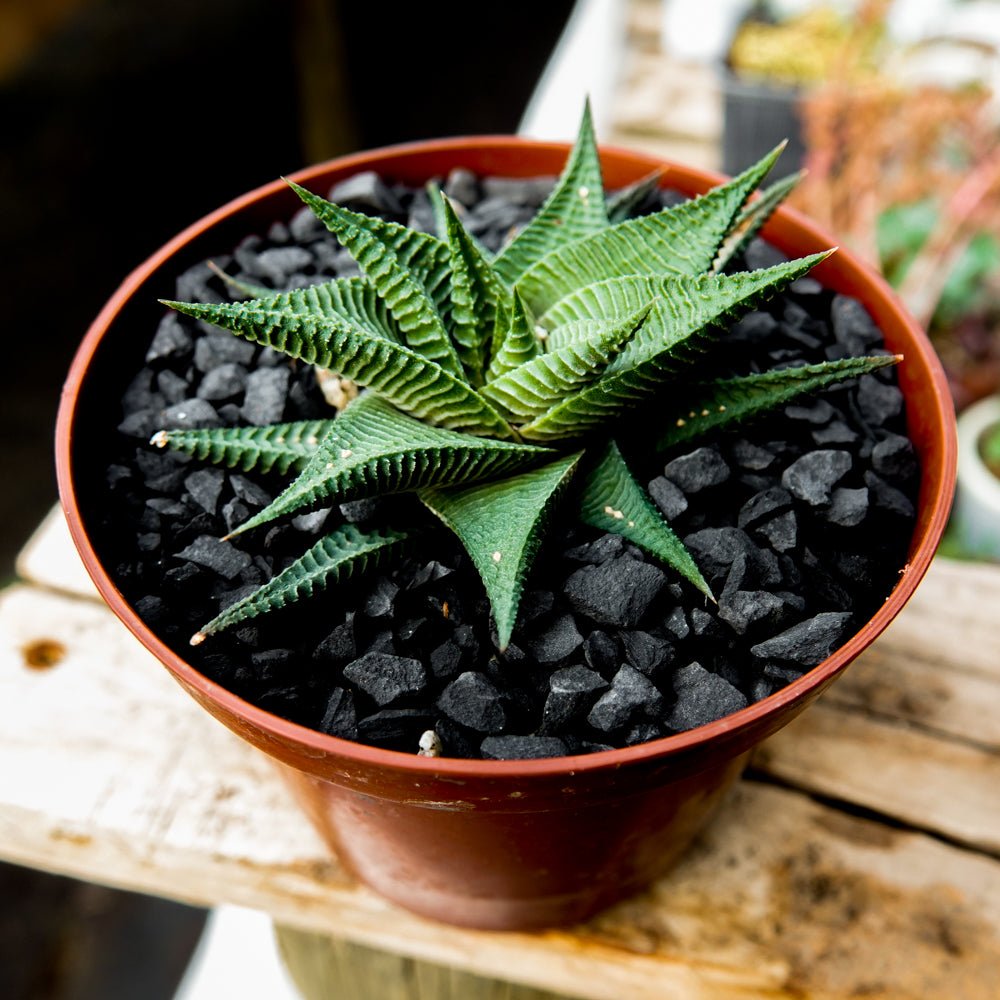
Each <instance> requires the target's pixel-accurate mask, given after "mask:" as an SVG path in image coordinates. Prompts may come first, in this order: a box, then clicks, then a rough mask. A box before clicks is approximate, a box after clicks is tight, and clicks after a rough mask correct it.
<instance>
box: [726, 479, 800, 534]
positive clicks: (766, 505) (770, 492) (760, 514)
mask: <svg viewBox="0 0 1000 1000" xmlns="http://www.w3.org/2000/svg"><path fill="white" fill-rule="evenodd" d="M791 506H792V496H791V494H790V493H789V492H788V491H787V490H783V489H782V488H781V487H780V486H772V487H770V488H769V489H766V490H762V491H761V492H760V493H757V494H755V495H754V496H752V497H751V498H750V499H749V500H748V501H747V502H746V503H745V504H744V505H743V506H742V507H741V508H740V512H739V514H738V516H737V520H736V523H737V524H738V525H739V527H741V528H743V529H746V528H752V527H754V526H755V525H758V524H760V523H761V521H768V520H770V519H771V518H773V517H775V516H777V515H778V514H783V513H784V512H785V511H786V510H789V509H790V508H791Z"/></svg>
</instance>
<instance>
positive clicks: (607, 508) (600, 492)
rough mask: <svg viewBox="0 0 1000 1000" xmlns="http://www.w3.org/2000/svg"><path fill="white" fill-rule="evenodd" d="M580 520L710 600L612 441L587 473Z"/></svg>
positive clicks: (682, 549) (692, 565)
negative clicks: (664, 566)
mask: <svg viewBox="0 0 1000 1000" xmlns="http://www.w3.org/2000/svg"><path fill="white" fill-rule="evenodd" d="M580 519H581V520H582V521H584V523H586V524H589V525H592V526H593V527H595V528H599V529H600V530H601V531H611V532H614V533H615V534H616V535H621V536H622V537H623V538H627V539H628V540H629V541H630V542H632V543H634V544H635V545H638V546H639V548H641V549H645V550H646V551H647V552H649V553H651V554H652V555H654V556H656V558H657V559H662V560H663V562H665V563H666V564H667V565H668V566H672V567H673V568H674V569H675V570H677V572H678V573H680V574H681V576H683V577H684V578H685V579H686V580H688V581H690V582H691V583H693V584H694V585H695V586H696V587H697V588H698V589H699V590H700V591H701V592H702V593H703V594H707V595H708V596H709V597H712V591H711V590H710V588H709V586H708V584H707V583H706V582H705V578H704V577H703V576H702V575H701V570H699V569H698V565H697V563H696V562H695V561H694V559H693V558H692V557H691V553H690V552H688V550H687V548H686V547H685V545H684V543H683V542H682V541H681V540H680V539H679V538H678V537H677V535H676V534H674V532H673V530H672V529H671V528H670V526H669V525H668V524H667V523H666V521H664V520H663V518H662V517H661V515H660V512H659V511H658V510H657V509H656V508H655V507H654V506H653V503H652V501H651V500H650V499H649V497H648V496H647V494H646V491H645V490H644V489H643V488H642V487H641V486H640V485H639V484H638V483H637V482H636V481H635V479H634V478H633V477H632V473H631V472H629V468H628V465H627V464H626V463H625V459H624V458H623V457H622V453H621V451H620V450H619V448H618V445H617V444H616V443H615V442H614V441H609V442H608V443H607V444H606V445H605V446H604V448H603V449H602V450H601V453H600V455H599V457H598V459H597V464H596V465H595V466H594V468H592V469H591V470H590V471H589V472H588V473H587V477H586V480H585V481H584V486H583V492H582V494H581V496H580ZM713 600H714V598H713Z"/></svg>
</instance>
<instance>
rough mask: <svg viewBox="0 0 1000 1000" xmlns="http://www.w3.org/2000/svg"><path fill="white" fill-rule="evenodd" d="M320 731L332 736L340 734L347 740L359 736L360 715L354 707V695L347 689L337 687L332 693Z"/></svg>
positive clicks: (324, 712)
mask: <svg viewBox="0 0 1000 1000" xmlns="http://www.w3.org/2000/svg"><path fill="white" fill-rule="evenodd" d="M319 729H320V732H323V733H327V734H329V735H330V736H339V737H341V738H342V739H345V740H355V739H357V738H358V717H357V712H356V710H355V707H354V695H353V694H352V693H351V692H350V691H349V690H348V689H347V688H342V687H336V688H334V689H333V691H332V692H331V693H330V697H329V699H328V700H327V703H326V708H325V709H324V710H323V718H322V719H321V720H320V724H319Z"/></svg>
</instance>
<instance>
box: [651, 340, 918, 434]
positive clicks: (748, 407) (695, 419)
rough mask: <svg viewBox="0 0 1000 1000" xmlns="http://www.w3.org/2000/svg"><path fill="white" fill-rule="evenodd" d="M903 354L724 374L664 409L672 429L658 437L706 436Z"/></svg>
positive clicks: (862, 372)
mask: <svg viewBox="0 0 1000 1000" xmlns="http://www.w3.org/2000/svg"><path fill="white" fill-rule="evenodd" d="M901 360H902V355H899V354H896V355H886V356H883V355H876V356H873V357H864V358H843V359H840V360H838V361H824V362H822V363H821V364H817V365H804V366H802V367H800V368H780V369H777V370H774V371H766V372H761V373H759V374H753V375H743V376H740V377H738V378H730V379H719V380H718V381H715V382H708V383H705V384H700V385H695V386H692V387H691V389H690V390H689V391H688V392H686V393H685V394H684V395H683V396H682V397H681V398H680V399H679V400H671V403H670V406H669V408H668V407H664V410H665V411H666V412H667V413H668V414H670V415H669V416H667V418H666V425H667V428H668V430H667V431H666V433H665V434H664V435H663V436H662V437H661V438H660V439H659V441H658V442H657V447H658V448H660V449H663V448H669V447H670V446H671V445H675V444H680V443H681V442H683V441H689V440H691V439H692V438H695V437H701V436H702V435H704V434H707V433H709V432H710V431H713V430H716V429H718V428H721V427H726V426H727V425H729V424H741V423H743V422H744V421H746V420H749V419H750V418H752V417H755V416H758V415H759V414H762V413H766V412H767V411H768V410H774V409H776V408H777V407H779V406H784V404H785V403H789V402H791V401H792V400H793V399H795V398H796V397H797V396H801V395H803V394H804V393H809V392H818V391H819V390H820V389H825V388H826V387H827V386H829V385H834V384H836V383H838V382H844V381H846V380H847V379H851V378H857V377H859V376H861V375H866V374H868V373H869V372H873V371H876V370H877V369H879V368H885V367H886V366H887V365H894V364H896V363H897V362H899V361H901Z"/></svg>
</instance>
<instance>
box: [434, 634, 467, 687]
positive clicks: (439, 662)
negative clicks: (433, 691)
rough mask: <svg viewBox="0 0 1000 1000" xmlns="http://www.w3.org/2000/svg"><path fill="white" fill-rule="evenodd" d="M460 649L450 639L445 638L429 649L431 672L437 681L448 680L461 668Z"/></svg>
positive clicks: (455, 675)
mask: <svg viewBox="0 0 1000 1000" xmlns="http://www.w3.org/2000/svg"><path fill="white" fill-rule="evenodd" d="M462 660H463V655H462V650H461V649H459V648H458V645H457V644H456V643H455V642H453V641H452V640H451V639H446V640H445V641H444V642H443V643H441V645H440V646H437V647H436V648H435V649H433V650H432V651H431V656H430V663H431V672H432V673H433V674H434V676H435V677H436V678H437V679H438V680H439V681H450V680H452V678H454V677H457V676H458V675H459V673H460V672H461V670H462Z"/></svg>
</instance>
